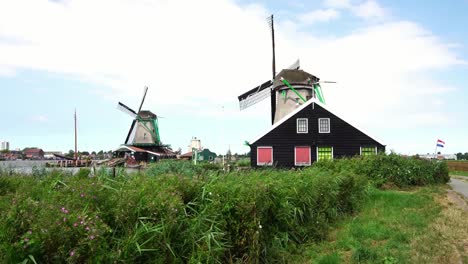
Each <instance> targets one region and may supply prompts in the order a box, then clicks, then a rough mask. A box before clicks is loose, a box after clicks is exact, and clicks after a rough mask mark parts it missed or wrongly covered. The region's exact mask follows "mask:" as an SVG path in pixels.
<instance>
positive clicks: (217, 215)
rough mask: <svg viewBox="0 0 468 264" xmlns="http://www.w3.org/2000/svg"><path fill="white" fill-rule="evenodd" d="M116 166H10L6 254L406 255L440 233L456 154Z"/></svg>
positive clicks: (1, 194)
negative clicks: (289, 164) (235, 166)
mask: <svg viewBox="0 0 468 264" xmlns="http://www.w3.org/2000/svg"><path fill="white" fill-rule="evenodd" d="M1 174H2V172H1V171H0V175H1ZM117 174H118V175H117V176H116V177H115V178H114V177H112V176H111V175H110V174H108V173H107V172H106V171H105V170H102V171H97V172H96V174H95V175H92V174H90V171H88V170H81V171H80V172H79V173H78V174H77V175H74V176H71V175H68V174H64V173H62V172H59V171H55V172H51V173H46V172H44V171H41V170H37V171H35V173H34V175H33V176H22V175H12V176H11V175H8V176H7V175H3V176H0V211H2V218H1V219H0V262H7V263H12V262H13V263H18V262H23V261H25V262H28V261H29V262H33V261H37V262H38V263H39V262H46V263H50V262H52V263H53V262H63V261H67V262H70V263H83V262H131V263H146V262H155V261H156V262H160V263H174V262H176V263H179V262H190V263H195V262H196V263H198V262H202V263H204V262H210V263H213V262H219V263H221V262H222V263H224V262H242V263H243V262H245V263H259V262H291V261H294V262H296V261H297V262H315V261H319V260H320V262H321V263H336V262H339V261H340V260H342V261H348V260H352V261H356V262H362V261H364V262H365V261H369V262H374V261H378V262H382V261H386V263H396V262H389V261H399V262H402V263H405V262H410V257H412V256H413V255H415V254H412V253H411V252H413V250H415V252H424V250H425V248H421V249H418V248H417V247H416V245H412V244H411V241H413V240H414V239H416V238H418V239H421V241H429V242H430V243H432V242H434V241H432V240H431V239H433V238H432V237H428V238H424V237H423V236H422V235H423V233H424V230H425V229H426V228H427V227H428V226H429V225H432V224H433V223H436V222H437V219H439V218H440V217H441V215H443V212H444V210H443V208H442V206H438V205H437V199H438V198H437V197H438V196H437V195H440V194H441V193H442V189H441V188H442V187H438V186H440V184H443V183H446V182H447V181H448V179H449V178H448V169H447V165H446V163H443V162H429V161H423V160H418V159H405V158H401V157H398V156H396V155H388V156H385V155H379V156H373V157H366V158H355V159H346V160H336V161H335V162H321V163H317V164H315V165H314V166H312V167H311V168H307V169H304V170H297V171H292V170H254V171H243V172H231V173H229V174H225V173H222V172H220V171H218V170H216V168H214V167H211V166H207V165H203V166H193V165H191V164H190V163H188V162H162V163H159V164H156V165H155V166H153V167H151V168H150V169H148V170H147V171H146V172H144V173H141V174H138V175H132V176H129V175H125V174H124V172H123V171H121V172H119V173H117ZM388 188H391V190H384V189H388ZM403 190H405V191H403ZM434 199H436V200H434ZM405 216H410V217H406V218H405ZM403 218H405V219H406V220H405V219H403ZM380 224H382V225H383V226H382V227H380ZM458 233H460V232H458ZM351 237H352V238H353V239H351ZM330 239H332V241H334V242H327V241H330ZM424 239H426V240H424ZM372 241H376V242H372ZM429 242H427V243H429ZM334 243H335V245H336V246H333V245H334ZM427 243H421V245H425V244H427ZM429 252H430V250H429ZM416 255H417V254H416ZM427 256H428V254H427V253H424V254H423V257H424V258H425V257H427ZM429 257H431V256H429ZM421 259H423V258H421ZM436 259H437V258H436ZM330 261H331V262H330Z"/></svg>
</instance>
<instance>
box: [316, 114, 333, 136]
mask: <svg viewBox="0 0 468 264" xmlns="http://www.w3.org/2000/svg"><path fill="white" fill-rule="evenodd" d="M320 120H328V131H320ZM330 131H331V124H330V118H319V119H318V132H319V133H320V134H329V133H330Z"/></svg>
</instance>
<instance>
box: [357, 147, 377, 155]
mask: <svg viewBox="0 0 468 264" xmlns="http://www.w3.org/2000/svg"><path fill="white" fill-rule="evenodd" d="M365 148H369V147H365ZM374 151H375V154H377V146H375V147H374ZM359 156H362V146H359Z"/></svg>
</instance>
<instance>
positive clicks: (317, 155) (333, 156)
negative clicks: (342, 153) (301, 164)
mask: <svg viewBox="0 0 468 264" xmlns="http://www.w3.org/2000/svg"><path fill="white" fill-rule="evenodd" d="M319 147H327V146H317V147H316V156H315V157H317V161H319V154H318V149H319ZM331 149H332V159H335V154H334V153H333V146H332V147H331Z"/></svg>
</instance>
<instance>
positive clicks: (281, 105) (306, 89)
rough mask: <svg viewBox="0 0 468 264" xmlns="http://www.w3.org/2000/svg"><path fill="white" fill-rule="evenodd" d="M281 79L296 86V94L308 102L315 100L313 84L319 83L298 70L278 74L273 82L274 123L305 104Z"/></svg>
mask: <svg viewBox="0 0 468 264" xmlns="http://www.w3.org/2000/svg"><path fill="white" fill-rule="evenodd" d="M281 79H285V80H288V81H289V83H290V84H291V85H292V86H294V88H295V90H296V92H297V93H298V94H299V95H300V96H302V98H305V99H306V101H308V100H310V99H311V98H315V93H314V87H313V83H316V82H318V81H319V78H317V77H315V76H313V75H312V74H309V73H307V72H305V71H303V70H298V69H293V70H290V69H285V70H282V71H281V72H280V73H278V75H277V76H276V77H275V80H274V82H273V90H274V91H275V96H276V111H275V119H274V123H276V122H278V121H279V120H281V119H282V118H283V117H285V116H286V115H288V114H289V113H291V112H292V111H294V110H295V109H296V108H298V107H299V106H301V105H302V104H304V103H305V102H304V101H303V100H302V99H301V98H300V96H299V95H298V94H297V93H296V92H294V91H293V90H291V89H290V88H289V87H288V86H287V85H286V84H284V83H283V82H282V81H281Z"/></svg>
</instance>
